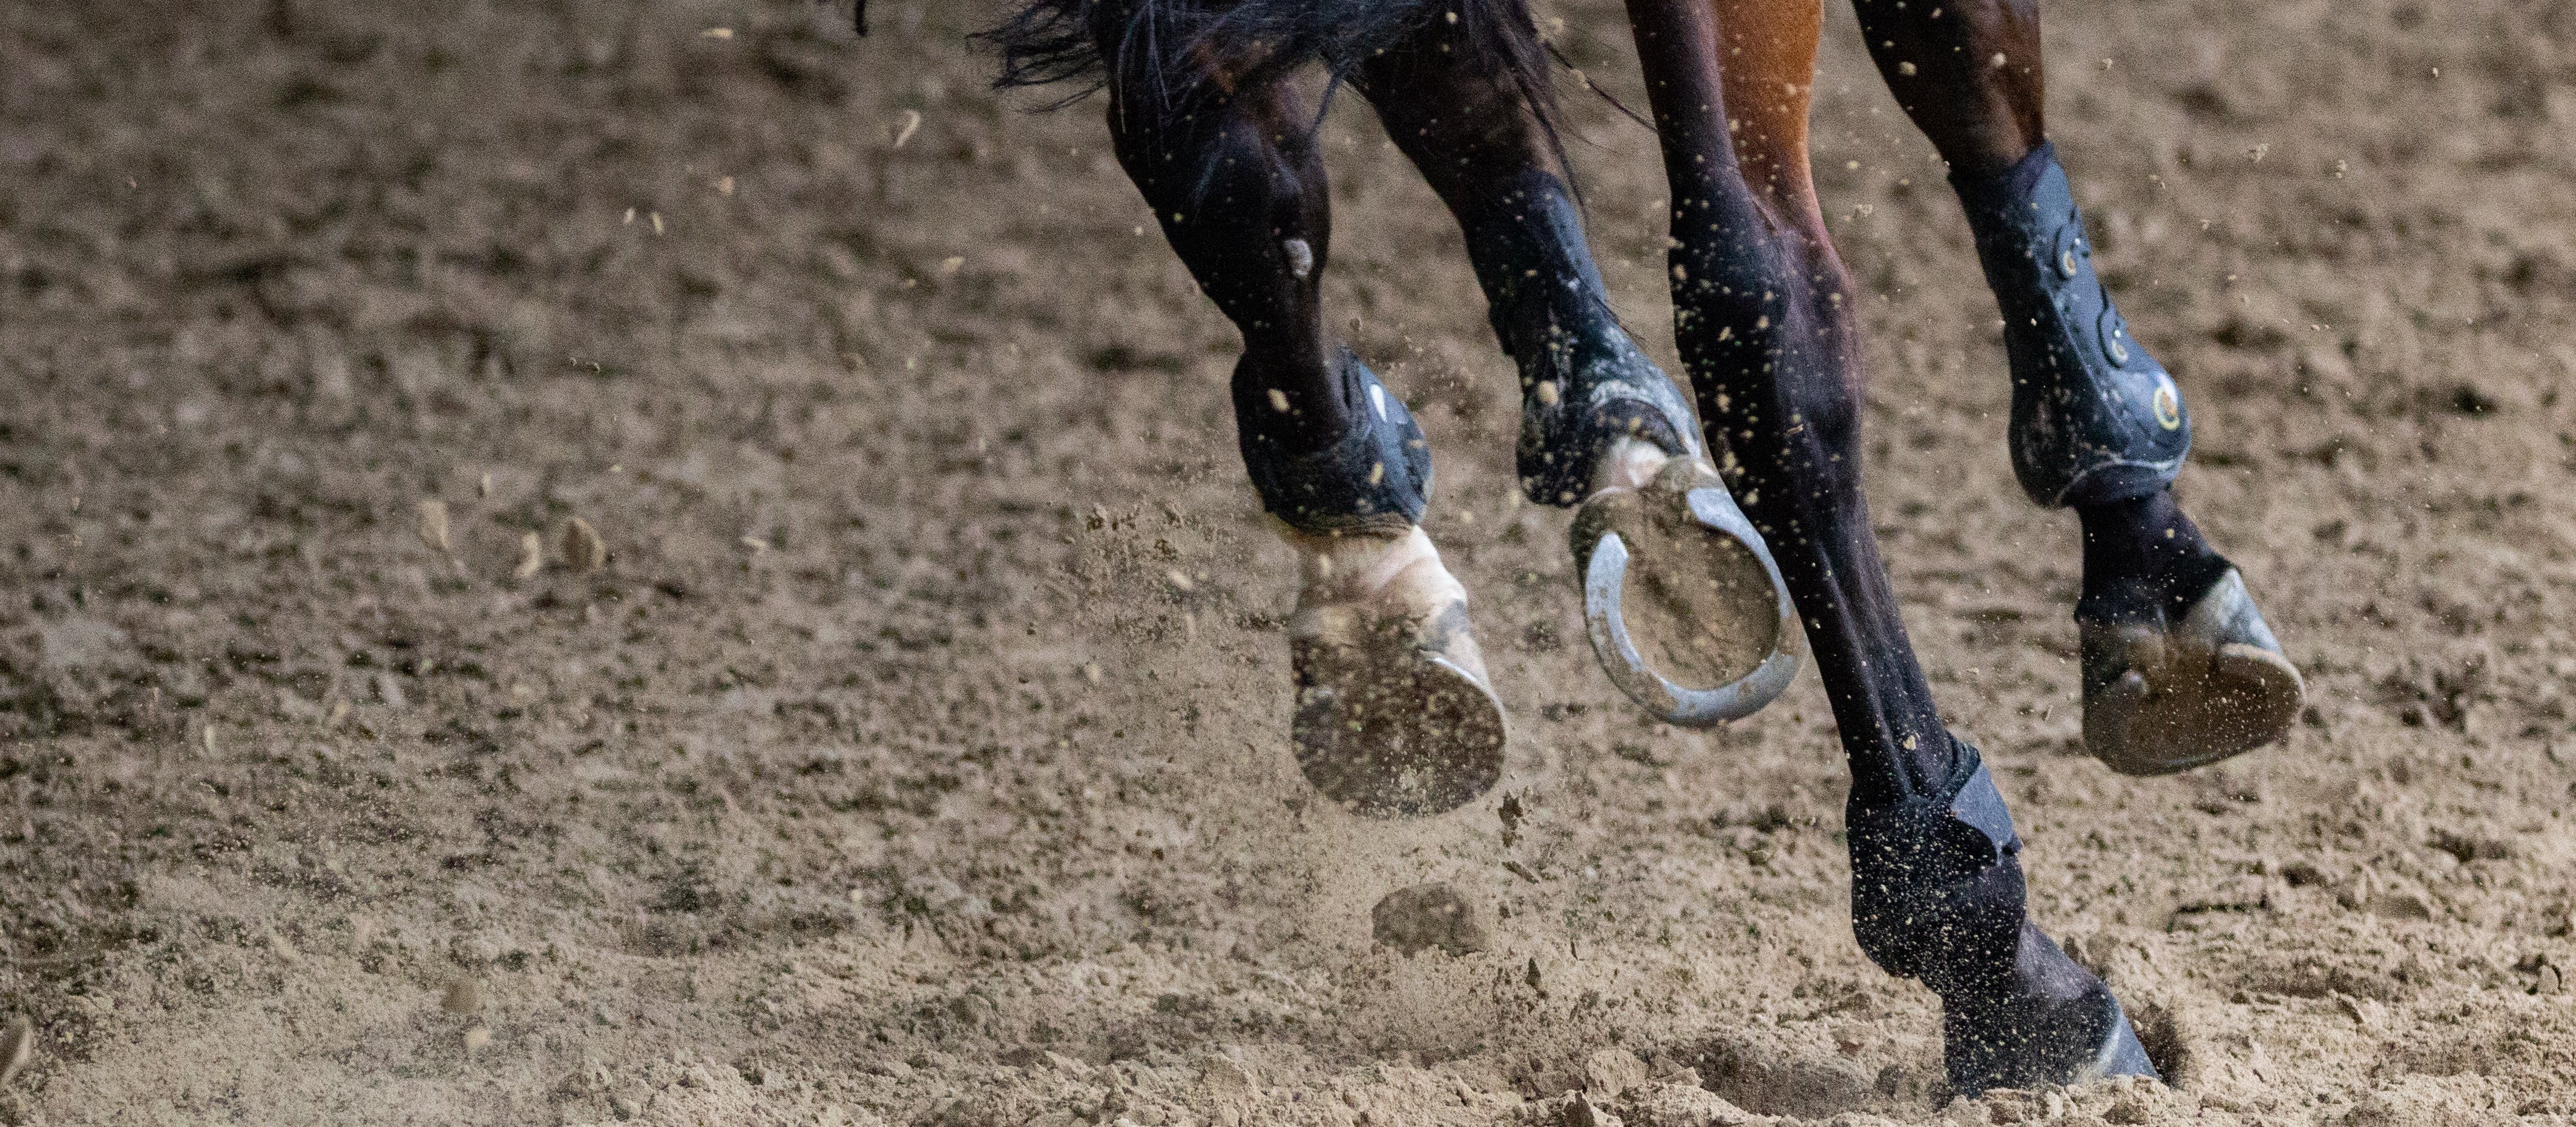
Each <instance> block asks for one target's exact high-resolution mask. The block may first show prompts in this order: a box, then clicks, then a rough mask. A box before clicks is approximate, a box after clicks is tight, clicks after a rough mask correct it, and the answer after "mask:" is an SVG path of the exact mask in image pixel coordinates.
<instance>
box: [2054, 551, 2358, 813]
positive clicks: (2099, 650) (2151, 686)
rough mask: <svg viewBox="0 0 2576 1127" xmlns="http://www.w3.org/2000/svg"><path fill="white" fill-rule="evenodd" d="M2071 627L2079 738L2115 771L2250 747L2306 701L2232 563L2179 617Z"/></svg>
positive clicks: (2171, 768)
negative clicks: (2077, 655) (2080, 688)
mask: <svg viewBox="0 0 2576 1127" xmlns="http://www.w3.org/2000/svg"><path fill="white" fill-rule="evenodd" d="M2079 626H2080V628H2081V633H2082V645H2083V659H2084V746H2085V748H2086V749H2087V750H2089V751H2091V752H2092V753H2093V755H2094V756H2095V757H2096V758H2099V759H2100V760H2101V761H2102V762H2104V763H2107V764H2109V765H2110V766H2111V769H2112V770H2115V771H2119V772H2121V773H2122V774H2128V775H2169V774H2172V773H2174V772H2176V771H2187V770H2190V769H2192V768H2194V767H2200V766H2204V765H2207V764H2210V763H2216V762H2218V761H2219V760H2222V759H2226V758H2228V757H2230V756H2235V755H2242V754H2244V753H2245V752H2248V751H2252V750H2254V749H2255V748H2258V747H2261V746H2263V745H2265V744H2268V743H2271V742H2272V741H2274V740H2277V739H2280V738H2281V737H2282V736H2283V735H2284V734H2287V733H2288V732H2289V730H2290V725H2291V724H2292V723H2293V722H2295V721H2296V720H2297V719H2298V715H2299V709H2300V706H2301V705H2302V704H2304V703H2305V701H2306V699H2307V687H2306V684H2305V683H2304V682H2303V681H2302V680H2301V679H2300V677H2299V670H2298V668H2297V667H2296V666H2293V665H2291V664H2290V662H2289V659H2287V658H2285V657H2282V656H2281V644H2280V643H2279V642H2278V641H2275V640H2274V639H2273V637H2272V631H2271V629H2270V628H2268V627H2267V626H2265V625H2264V623H2263V615H2262V613H2261V612H2260V611H2258V610H2256V609H2255V607H2254V599H2253V597H2252V596H2251V595H2248V594H2247V593H2246V591H2245V580H2244V579H2243V578H2242V577H2241V576H2239V575H2238V574H2237V572H2236V570H2235V569H2234V568H2230V569H2228V571H2227V572H2226V574H2224V575H2221V576H2220V577H2219V578H2218V581H2217V582H2216V583H2215V584H2212V585H2211V587H2210V589H2209V593H2208V594H2205V595H2203V596H2201V598H2200V601H2199V602H2198V603H2196V604H2194V605H2193V606H2192V608H2191V610H2190V611H2189V612H2188V613H2187V614H2185V615H2184V616H2183V618H2182V620H2181V621H2180V622H2175V623H2143V622H2128V623H2117V624H2107V623H2089V622H2088V623H2079Z"/></svg>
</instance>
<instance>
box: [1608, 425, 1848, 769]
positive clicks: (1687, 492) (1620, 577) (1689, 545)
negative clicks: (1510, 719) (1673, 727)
mask: <svg viewBox="0 0 2576 1127" xmlns="http://www.w3.org/2000/svg"><path fill="white" fill-rule="evenodd" d="M1573 541H1574V556H1575V562H1576V565H1577V566H1578V568H1579V569H1580V570H1581V572H1582V574H1583V618H1584V627H1585V632H1586V633H1587V634H1589V635H1590V636H1591V639H1592V652H1593V654H1594V655H1595V656H1597V657H1599V658H1600V659H1601V667H1602V668H1603V669H1604V670H1606V671H1608V673H1609V674H1610V680H1611V681H1612V682H1613V683H1615V684H1617V685H1618V686H1619V688H1620V689H1621V690H1622V691H1624V692H1626V693H1627V694H1628V696H1629V698H1630V699H1632V700H1634V701H1636V702H1637V703H1638V704H1639V705H1641V706H1643V707H1644V708H1645V709H1646V711H1648V712H1651V713H1653V714H1654V715H1655V716H1656V717H1657V718H1659V719H1661V720H1663V721H1665V722H1667V723H1671V724H1678V725H1681V726H1683V727H1687V728H1707V727H1714V726H1716V725H1718V724H1722V723H1725V722H1726V721H1729V720H1735V719H1739V718H1741V717H1745V716H1750V715H1752V714H1753V713H1754V712H1756V711H1758V710H1760V709H1761V707H1762V706H1763V705H1766V704H1769V703H1771V701H1772V699H1773V698H1775V697H1777V696H1779V695H1780V693H1781V692H1782V691H1783V690H1785V689H1787V688H1788V687H1789V680H1790V678H1791V677H1793V676H1794V675H1795V674H1796V673H1797V671H1798V650H1799V647H1800V646H1801V644H1802V643H1803V636H1802V635H1801V634H1800V633H1799V631H1798V628H1797V618H1796V611H1794V610H1793V609H1792V608H1791V606H1790V604H1789V595H1788V587H1787V585H1786V584H1784V583H1782V582H1781V579H1780V565H1779V564H1778V563H1776V562H1774V561H1773V560H1772V558H1771V550H1770V548H1769V546H1767V545H1765V544H1764V543H1763V542H1762V534H1761V533H1759V532H1756V531H1755V530H1754V528H1753V523H1752V522H1751V521H1749V520H1747V519H1745V516H1744V511H1743V510H1742V509H1739V508H1737V507H1736V504H1735V499H1734V498H1733V497H1732V496H1729V495H1728V493H1727V491H1726V485H1725V483H1724V482H1723V481H1721V480H1720V479H1719V478H1718V476H1717V471H1715V470H1713V469H1711V468H1709V466H1708V464H1707V463H1705V462H1701V461H1698V460H1697V459H1692V458H1675V459H1673V460H1672V461H1670V462H1668V463H1666V464H1665V466H1664V469H1663V471H1662V472H1661V473H1659V474H1657V475H1656V476H1655V479H1654V480H1653V481H1651V482H1648V483H1647V484H1646V485H1645V486H1643V487H1641V488H1636V489H1624V488H1613V489H1605V490H1603V491H1601V492H1599V493H1597V494H1595V495H1593V497H1592V499H1591V500H1588V501H1586V502H1584V504H1583V508H1582V510H1581V511H1580V512H1578V513H1577V514H1576V515H1575V518H1574V529H1573Z"/></svg>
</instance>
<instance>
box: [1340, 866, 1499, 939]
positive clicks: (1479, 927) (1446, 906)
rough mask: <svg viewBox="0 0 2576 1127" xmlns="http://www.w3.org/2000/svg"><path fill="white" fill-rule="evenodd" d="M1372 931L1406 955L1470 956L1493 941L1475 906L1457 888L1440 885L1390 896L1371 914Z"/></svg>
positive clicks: (1396, 891)
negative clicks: (1433, 952) (1432, 952)
mask: <svg viewBox="0 0 2576 1127" xmlns="http://www.w3.org/2000/svg"><path fill="white" fill-rule="evenodd" d="M1369 932H1370V934H1371V936H1372V937H1374V938H1375V939H1376V940H1377V941H1378V942H1379V943H1382V944H1385V945H1386V946H1388V947H1392V948H1394V949H1395V950H1396V951H1398V952H1400V953H1402V954H1406V955H1411V954H1415V953H1417V952H1421V951H1425V950H1429V949H1433V948H1437V949H1439V950H1442V951H1446V952H1448V953H1450V954H1452V955H1467V954H1473V953H1475V952H1478V951H1482V950H1484V949H1485V948H1486V947H1487V945H1488V944H1489V943H1490V942H1491V940H1490V939H1489V938H1488V937H1487V935H1486V932H1485V925H1484V924H1483V923H1482V922H1481V921H1479V920H1478V919H1477V912H1476V908H1475V906H1474V905H1473V904H1471V903H1470V902H1469V901H1468V900H1467V898H1466V897H1464V896H1461V895H1459V893H1458V891H1457V890H1456V889H1454V888H1451V887H1450V886H1448V885H1446V884H1438V883H1434V884H1418V885H1415V886H1413V887H1411V888H1400V889H1397V890H1395V891H1394V892H1390V893H1387V894H1386V896H1385V898H1384V899H1381V900H1379V901H1378V902H1377V906H1376V907H1375V908H1372V909H1370V911H1369Z"/></svg>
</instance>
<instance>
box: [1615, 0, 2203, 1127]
mask: <svg viewBox="0 0 2576 1127" xmlns="http://www.w3.org/2000/svg"><path fill="white" fill-rule="evenodd" d="M1820 4H1821V0H1809V2H1806V3H1797V2H1790V0H1629V3H1628V12H1629V19H1630V22H1631V24H1632V25H1633V27H1634V29H1635V31H1636V34H1637V42H1638V53H1639V56H1640V58H1641V60H1642V62H1643V63H1644V67H1645V77H1646V85H1647V91H1648V94H1649V96H1650V98H1651V99H1652V102H1653V105H1654V108H1655V115H1656V119H1657V125H1658V132H1659V133H1660V134H1661V135H1662V138H1663V144H1664V164H1665V169H1666V172H1667V175H1668V176H1669V178H1670V181H1671V189H1672V199H1673V240H1674V244H1673V245H1674V249H1673V251H1672V255H1671V258H1672V273H1673V298H1674V305H1675V313H1674V317H1675V328H1676V331H1677V336H1678V339H1679V342H1680V344H1681V351H1682V357H1683V360H1684V362H1685V363H1687V364H1688V365H1689V366H1690V370H1691V372H1692V374H1693V376H1694V378H1695V380H1696V383H1697V385H1698V390H1699V396H1700V406H1701V412H1702V415H1703V416H1704V417H1705V418H1706V419H1707V420H1708V424H1709V426H1710V428H1711V429H1712V430H1713V431H1720V432H1722V433H1723V435H1724V437H1725V439H1726V441H1727V442H1728V443H1729V444H1730V446H1731V448H1732V449H1733V450H1734V451H1735V453H1736V456H1737V458H1738V459H1740V461H1741V463H1742V478H1741V485H1742V487H1743V488H1742V495H1743V497H1744V503H1745V506H1746V508H1747V509H1749V510H1750V511H1751V513H1752V515H1753V518H1754V521H1755V523H1756V524H1757V525H1758V526H1759V527H1760V528H1761V530H1762V532H1763V534H1764V535H1765V536H1767V537H1769V539H1770V542H1771V543H1772V544H1773V545H1775V546H1776V549H1777V551H1778V553H1779V560H1780V566H1781V571H1782V574H1783V575H1784V576H1785V577H1786V579H1787V583H1788V586H1789V588H1790V591H1791V593H1792V594H1793V595H1794V597H1795V598H1796V601H1797V608H1798V612H1799V613H1800V614H1801V615H1802V616H1803V617H1804V619H1805V625H1806V629H1807V636H1808V642H1809V644H1810V646H1811V647H1812V648H1813V650H1814V653H1815V660H1816V666H1817V670H1818V671H1819V672H1820V673H1821V674H1822V675H1823V678H1824V682H1825V687H1826V693H1827V695H1828V697H1829V698H1830V700H1831V703H1832V706H1833V710H1834V720H1835V724H1836V726H1837V728H1838V729H1839V731H1840V734H1841V739H1842V744H1843V749H1844V752H1845V754H1846V755H1847V756H1848V757H1849V760H1850V763H1851V772H1852V786H1851V795H1850V799H1849V802H1848V804H1847V807H1846V826H1847V831H1848V836H1849V842H1850V847H1851V858H1852V924H1853V930H1854V932H1855V933H1856V935H1857V936H1858V938H1859V940H1860V943H1861V947H1862V950H1863V951H1865V952H1866V953H1867V954H1868V955H1869V956H1870V958H1871V959H1872V960H1873V961H1874V962H1876V963H1877V964H1878V965H1879V966H1881V967H1883V968H1885V969H1887V970H1888V971H1890V972H1892V973H1895V974H1899V975H1904V976H1908V977H1913V978H1917V979H1920V980H1921V981H1922V982H1923V983H1924V984H1925V985H1927V986H1929V987H1931V989H1932V990H1933V991H1934V992H1935V993H1937V994H1938V995H1939V996H1940V998H1941V1008H1942V1031H1943V1035H1944V1042H1945V1048H1946V1056H1947V1062H1948V1071H1949V1077H1950V1082H1951V1084H1952V1085H1953V1086H1954V1087H1955V1088H1957V1089H1958V1090H1960V1091H1962V1092H1967V1093H1974V1092H1978V1091H1982V1090H1984V1089H1986V1088H1990V1087H1997V1086H2014V1087H2029V1086H2036V1085H2039V1084H2062V1083H2069V1082H2073V1081H2077V1080H2082V1079H2087V1078H2092V1077H2099V1076H2104V1075H2146V1076H2152V1075H2154V1072H2155V1070H2154V1066H2153V1065H2152V1064H2151V1063H2149V1062H2148V1060H2147V1058H2146V1054H2145V1051H2144V1049H2143V1048H2141V1047H2140V1046H2139V1044H2138V1041H2137V1037H2136V1034H2135V1033H2134V1032H2133V1031H2132V1030H2131V1028H2130V1025H2129V1022H2128V1019H2127V1017H2126V1016H2125V1015H2124V1014H2123V1013H2122V1012H2121V1010H2120V1005H2119V1003H2118V1001H2117V1000H2115V999H2114V998H2113V997H2112V996H2111V994H2110V992H2109V990H2108V989H2107V988H2106V987H2104V986H2103V984H2102V982H2101V980H2100V979H2098V978H2096V977H2094V975H2093V974H2092V973H2090V972H2088V971H2086V970H2084V969H2083V968H2082V967H2080V966H2077V965H2076V964H2075V963H2074V962H2073V961H2072V960H2070V959H2068V958H2067V957H2066V955H2065V954H2064V952H2062V951H2061V950H2059V949H2058V947H2057V945H2056V944H2055V943H2053V942H2052V941H2050V940H2049V938H2048V937H2047V936H2046V935H2044V934H2042V933H2041V932H2040V930H2039V929H2038V928H2037V927H2036V926H2035V925H2034V924H2032V923H2031V921H2030V920H2029V918H2028V915H2027V913H2026V911H2025V904H2024V899H2025V897H2024V886H2023V880H2022V869H2021V858H2020V852H2021V842H2020V839H2019V838H2018V836H2016V835H2015V833H2014V832H2013V826H2012V818H2011V815H2010V814H2009V813H2008V812H2007V811H2006V810H2005V807H2004V802H2003V797H2002V795H2001V794H2000V793H1998V792H1997V791H1996V789H1995V785H1994V780H1993V778H1992V776H1991V775H1989V774H1988V773H1987V771H1986V769H1985V767H1984V766H1983V764H1982V762H1981V761H1980V758H1979V756H1978V754H1977V751H1976V749H1975V748H1973V747H1971V746H1969V745H1968V744H1967V743H1966V742H1965V741H1963V740H1960V739H1958V738H1956V737H1954V736H1953V735H1952V734H1951V733H1950V732H1949V731H1948V730H1947V729H1946V728H1945V727H1944V726H1943V724H1942V722H1941V719H1940V715H1939V713H1938V712H1937V711H1936V709H1935V708H1934V704H1933V700H1932V693H1931V689H1930V686H1929V685H1928V684H1927V683H1926V682H1925V680H1924V677H1923V671H1922V669H1921V667H1920V666H1919V665H1918V664H1917V663H1916V660H1915V657H1914V652H1913V648H1912V645H1911V644H1910V643H1909V642H1908V640H1907V638H1906V634H1905V626H1904V621H1903V619H1902V618H1901V617H1900V616H1899V614H1898V608H1897V604H1896V597H1895V593H1894V592H1893V590H1892V589H1891V587H1890V584H1889V581H1888V576H1887V570H1886V568H1885V566H1884V565H1883V564H1882V563H1881V561H1880V558H1879V553H1878V544H1877V540H1876V538H1875V535H1874V534H1873V532H1872V531H1871V527H1870V520H1869V512H1868V507H1867V505H1866V503H1865V502H1864V501H1863V499H1862V492H1861V466H1860V459H1861V444H1860V434H1859V425H1860V402H1861V368H1860V362H1859V359H1860V345H1859V341H1858V340H1857V338H1856V335H1855V334H1856V327H1855V323H1854V319H1853V317H1852V312H1851V309H1850V302H1849V300H1848V298H1847V297H1846V295H1847V294H1848V293H1849V292H1850V283H1849V280H1848V278H1847V277H1846V275H1845V273H1844V270H1843V267H1842V263H1841V261H1840V259H1839V258H1838V257H1837V256H1836V254H1835V252H1834V249H1833V246H1832V244H1831V242H1829V241H1828V239H1827V236H1826V233H1825V226H1824V219H1823V215H1822V212H1821V209H1819V207H1818V206H1817V203H1816V196H1815V189H1814V186H1813V184H1812V183H1811V182H1810V180H1809V178H1808V173H1807V151H1806V139H1807V100H1808V91H1809V83H1810V82H1812V81H1813V77H1812V76H1813V73H1814V71H1813V66H1814V59H1815V48H1816V39H1817V35H1818V31H1819V28H1820V27H1821V24H1822V13H1821V8H1820Z"/></svg>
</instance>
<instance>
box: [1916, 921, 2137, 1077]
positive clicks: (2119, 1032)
mask: <svg viewBox="0 0 2576 1127" xmlns="http://www.w3.org/2000/svg"><path fill="white" fill-rule="evenodd" d="M1996 993H1997V994H1998V995H2000V996H1999V997H1997V998H1995V999H1994V1000H1992V1001H1991V1002H1984V1003H1969V1002H1948V1001H1945V1002H1944V1004H1943V1007H1942V1014H1941V1033H1942V1039H1943V1042H1944V1049H1945V1056H1946V1057H1947V1063H1948V1065H1949V1072H1950V1086H1951V1088H1952V1089H1954V1090H1956V1091H1957V1092H1958V1093H1959V1094H1960V1095H1963V1096H1975V1095H1977V1094H1978V1093H1980V1092H1983V1091H1985V1090H1987V1089H1989V1088H2037V1087H2042V1086H2046V1085H2065V1084H2080V1083H2084V1082H2086V1081H2090V1080H2102V1079H2107V1078H2110V1077H2114V1076H2144V1077H2147V1078H2149V1079H2155V1080H2161V1079H2163V1077H2160V1076H2158V1075H2157V1074H2156V1066H2155V1063H2154V1062H2153V1061H2150V1060H2148V1059H2147V1049H2146V1046H2145V1045H2143V1044H2141V1043H2139V1041H2138V1033H2137V1030H2135V1029H2133V1028H2131V1027H2130V1025H2129V1015H2128V1014H2126V1013H2124V1012H2122V1011H2121V1009H2120V1002H2119V999H2117V998H2113V997H2112V996H2111V991H2110V988H2109V987H2106V986H2104V985H2102V980H2101V979H2099V978H2096V977H2094V975H2093V972H2091V971H2088V970H2085V969H2084V968H2083V967H2080V966H2077V965H2076V964H2075V961H2074V960H2072V959H2069V958H2067V957H2066V953H2065V952H2063V951H2061V950H2059V949H2058V947H2057V944H2056V943H2055V942H2052V941H2051V940H2050V939H2049V938H2048V937H2047V936H2046V935H2043V934H2041V933H2040V930H2039V929H2038V928H2037V927H2034V926H2032V925H2031V924H2029V923H2028V922H2024V923H2023V924H2022V928H2021V943H2020V949H2019V951H2018V952H2017V953H2016V956H2015V959H2014V967H2013V982H2012V984H2011V986H2010V987H2009V988H2006V989H2001V990H1998V991H1996Z"/></svg>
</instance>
